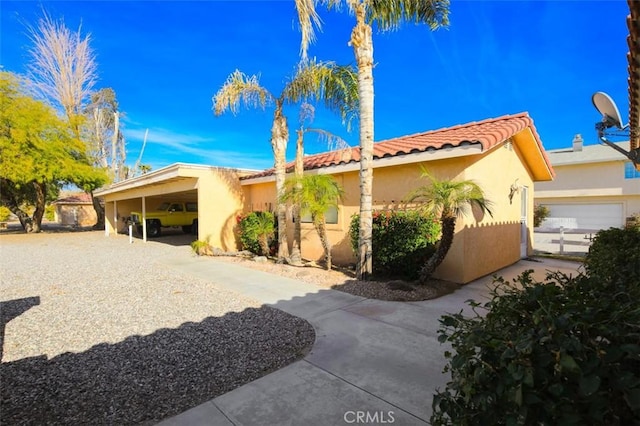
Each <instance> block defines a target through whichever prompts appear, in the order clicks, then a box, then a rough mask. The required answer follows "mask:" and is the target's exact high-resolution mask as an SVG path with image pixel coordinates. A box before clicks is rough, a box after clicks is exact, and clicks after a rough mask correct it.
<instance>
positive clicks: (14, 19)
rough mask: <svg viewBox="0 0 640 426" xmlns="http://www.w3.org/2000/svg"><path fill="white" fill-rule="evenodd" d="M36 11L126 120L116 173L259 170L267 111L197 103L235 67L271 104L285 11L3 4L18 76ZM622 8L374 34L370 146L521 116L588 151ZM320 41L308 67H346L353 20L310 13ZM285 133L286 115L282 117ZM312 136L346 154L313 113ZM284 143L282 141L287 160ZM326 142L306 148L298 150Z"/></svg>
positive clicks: (546, 138)
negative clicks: (82, 57) (86, 60)
mask: <svg viewBox="0 0 640 426" xmlns="http://www.w3.org/2000/svg"><path fill="white" fill-rule="evenodd" d="M42 8H44V9H45V10H46V11H47V12H48V13H49V14H50V15H51V16H52V17H54V18H56V19H59V18H61V19H64V22H65V24H66V25H67V26H68V27H70V28H71V29H77V28H78V26H79V25H80V24H82V31H83V33H90V34H91V37H92V47H93V49H94V51H95V53H96V55H97V62H98V72H99V82H98V85H97V86H96V88H101V87H112V88H113V89H114V90H115V92H116V94H117V97H118V100H119V103H120V107H121V110H122V111H123V112H124V113H125V114H126V117H125V119H124V120H123V121H124V126H125V127H124V133H125V136H126V139H127V151H128V163H130V164H133V163H134V162H135V160H136V158H137V157H138V155H139V153H140V147H141V144H142V140H143V136H144V132H145V130H146V129H149V137H148V140H147V147H146V149H145V152H144V156H143V160H142V162H143V163H145V164H149V165H151V166H152V167H153V168H154V169H157V168H160V167H163V166H166V165H169V164H171V163H174V162H187V163H200V164H210V165H219V166H229V167H241V168H252V169H262V168H268V167H271V166H272V165H273V157H272V152H271V147H270V144H269V137H270V129H271V122H272V110H271V109H267V110H266V111H261V110H247V109H243V110H242V111H241V112H240V113H239V114H238V115H237V116H233V115H232V114H228V115H225V116H222V117H215V116H214V115H213V112H212V110H211V107H212V102H211V97H212V96H213V95H214V94H215V92H216V91H217V90H218V88H219V87H220V86H221V85H222V84H223V83H224V81H225V80H226V78H227V76H228V75H229V74H230V73H231V72H233V71H234V70H235V69H240V70H241V71H243V72H245V73H249V74H254V73H260V76H261V82H262V84H263V85H264V86H265V87H266V88H267V89H269V90H270V91H272V92H273V93H275V94H279V92H280V90H281V89H282V87H283V84H284V81H285V79H286V77H287V76H288V75H291V73H292V72H293V70H294V68H295V66H296V64H297V62H298V60H299V46H300V33H299V30H298V26H297V21H296V13H295V9H294V5H293V0H291V1H287V0H279V1H275V0H274V1H159V2H158V1H38V2H35V1H5V0H3V1H2V2H1V3H0V14H1V21H0V23H1V27H0V28H1V41H0V43H1V45H0V55H1V56H0V63H1V64H2V66H3V68H4V69H5V70H7V71H12V72H16V73H23V72H24V71H25V64H26V62H27V60H28V56H27V51H28V49H29V47H30V44H29V41H28V38H27V35H26V27H25V23H29V24H35V23H36V22H37V19H38V18H39V17H40V16H41V15H42ZM628 13H629V11H628V6H627V4H626V1H623V0H613V1H541V0H538V1H456V0H452V1H451V8H450V26H449V28H448V29H441V30H438V31H435V32H431V31H430V30H429V29H428V27H427V26H424V25H420V26H418V25H414V24H406V25H404V26H403V27H402V28H401V29H400V30H398V31H394V32H386V33H375V34H374V59H375V62H376V66H375V69H374V84H375V140H376V141H381V140H384V139H388V138H392V137H397V136H402V135H405V134H411V133H417V132H423V131H428V130H434V129H438V128H442V127H449V126H453V125H456V124H462V123H466V122H470V121H479V120H483V119H486V118H490V117H498V116H501V115H505V114H514V113H518V112H522V111H528V112H529V114H530V115H531V117H532V118H533V120H534V122H535V125H536V128H537V130H538V133H539V134H540V137H541V139H542V142H543V144H544V146H545V148H547V149H554V148H561V147H568V146H570V145H571V140H572V139H573V136H574V135H575V134H576V133H581V134H582V135H583V138H584V140H585V143H586V144H595V143H597V138H596V132H595V130H594V124H595V123H596V122H597V121H599V120H600V116H599V114H598V113H597V111H596V110H595V109H594V107H593V106H592V104H591V95H592V94H593V93H594V92H596V91H604V92H606V93H608V94H609V95H610V96H611V97H612V98H613V99H614V101H615V102H616V103H617V105H618V108H619V109H620V112H621V115H622V117H623V120H624V121H625V123H626V121H627V119H628V94H627V93H628V92H627V78H628V74H627V59H626V52H627V49H628V48H627V43H626V36H627V32H628V30H627V26H626V21H625V19H626V16H627V14H628ZM321 16H322V19H323V21H324V25H323V31H322V32H321V33H318V35H317V39H318V40H317V42H316V43H315V44H314V45H313V46H312V47H311V49H310V52H309V53H310V56H314V57H316V58H318V59H319V60H333V61H336V62H338V63H341V64H353V63H354V59H353V51H352V49H351V47H349V46H348V45H347V42H348V40H349V36H350V32H351V28H352V25H353V22H354V18H353V17H352V16H350V15H349V14H347V13H346V11H342V12H341V13H338V12H335V11H332V12H326V11H325V10H323V9H321ZM286 113H287V116H288V119H289V124H290V129H291V133H292V134H294V130H295V128H296V126H297V121H298V109H297V108H295V107H290V108H287V110H286ZM314 127H320V128H323V129H325V130H328V131H331V132H333V133H336V134H338V135H340V136H342V137H343V138H344V139H345V140H346V141H347V142H349V144H350V145H352V146H357V144H358V132H357V129H355V130H353V131H352V132H350V133H348V132H346V131H345V129H344V127H343V126H342V125H341V123H340V120H339V119H338V118H337V117H335V116H334V115H332V114H331V113H330V112H328V111H323V110H322V109H321V108H320V109H318V111H317V114H316V119H315V122H314ZM294 145H295V141H294V139H293V138H292V139H291V141H290V143H289V150H288V159H289V160H290V159H293V156H294ZM325 150H326V145H325V144H324V143H322V142H321V141H317V140H314V138H313V137H308V138H307V140H306V151H307V152H308V153H316V152H322V151H325Z"/></svg>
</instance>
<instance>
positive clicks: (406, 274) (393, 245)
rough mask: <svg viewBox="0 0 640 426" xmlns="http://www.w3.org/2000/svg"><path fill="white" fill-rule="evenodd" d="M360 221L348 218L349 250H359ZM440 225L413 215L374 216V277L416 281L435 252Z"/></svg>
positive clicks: (376, 213)
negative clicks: (425, 263) (423, 266)
mask: <svg viewBox="0 0 640 426" xmlns="http://www.w3.org/2000/svg"><path fill="white" fill-rule="evenodd" d="M359 221H360V217H359V215H353V216H352V217H351V226H350V227H349V237H350V239H351V247H352V248H353V250H354V251H355V252H357V249H358V233H359V230H360V222H359ZM439 236H440V223H439V222H438V221H436V220H435V219H434V218H433V217H429V216H425V215H422V214H420V213H419V212H415V211H395V210H390V211H374V212H373V236H372V237H373V273H374V274H375V275H381V276H393V277H400V278H407V279H416V278H417V277H418V272H419V270H420V267H421V266H422V264H424V262H425V261H426V259H428V258H429V257H430V256H431V255H432V254H433V253H434V252H435V242H436V241H437V240H438V238H439Z"/></svg>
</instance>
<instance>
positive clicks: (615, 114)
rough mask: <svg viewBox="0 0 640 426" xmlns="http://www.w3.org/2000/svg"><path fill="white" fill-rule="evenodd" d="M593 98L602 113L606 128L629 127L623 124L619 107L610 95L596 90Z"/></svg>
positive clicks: (594, 103)
mask: <svg viewBox="0 0 640 426" xmlns="http://www.w3.org/2000/svg"><path fill="white" fill-rule="evenodd" d="M591 100H592V101H593V105H594V106H595V107H596V109H597V110H598V111H599V112H600V114H602V124H603V125H604V128H609V127H617V128H618V129H624V128H625V127H627V126H623V125H622V117H620V111H618V107H617V106H616V104H615V102H613V99H611V97H609V95H607V94H606V93H604V92H596V93H594V94H593V96H592V97H591Z"/></svg>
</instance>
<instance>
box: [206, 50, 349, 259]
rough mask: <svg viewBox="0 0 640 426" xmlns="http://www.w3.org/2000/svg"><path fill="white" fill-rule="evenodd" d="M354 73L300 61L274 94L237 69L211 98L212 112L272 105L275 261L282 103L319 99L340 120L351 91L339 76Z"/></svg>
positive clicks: (283, 238)
mask: <svg viewBox="0 0 640 426" xmlns="http://www.w3.org/2000/svg"><path fill="white" fill-rule="evenodd" d="M354 76H355V73H354V71H353V70H352V69H351V67H349V66H342V65H337V64H335V63H333V62H318V61H315V60H308V61H303V62H302V63H300V64H299V66H298V67H297V68H296V70H295V72H294V74H293V75H292V76H291V77H290V78H289V79H288V80H287V82H286V83H285V85H284V87H283V88H282V90H281V92H280V93H279V94H277V95H276V94H274V93H273V92H270V91H269V90H268V89H266V88H265V87H264V86H262V85H261V84H260V78H259V76H258V75H247V74H245V73H243V72H241V71H239V70H236V71H234V72H233V73H231V75H229V77H228V78H227V80H226V82H225V83H224V84H223V85H222V87H221V88H220V89H219V90H218V92H217V93H216V94H215V95H214V97H213V111H214V113H215V114H216V115H221V114H223V113H224V112H226V111H230V112H231V113H233V114H237V113H238V111H239V108H240V105H241V104H243V105H244V106H245V107H248V108H261V109H265V108H266V107H267V106H270V107H273V124H272V126H271V148H272V150H273V155H274V169H275V180H276V206H277V207H276V214H277V221H278V262H280V263H282V262H285V261H287V260H288V258H289V249H288V245H287V231H286V208H287V207H286V204H285V203H283V202H281V201H280V200H281V196H282V194H283V192H284V182H285V176H286V150H287V144H288V142H289V127H288V124H287V118H286V116H285V113H284V106H285V105H286V104H296V103H300V102H302V101H306V100H315V101H321V102H323V103H324V105H325V107H327V108H328V109H330V110H333V111H339V112H340V113H341V115H342V117H343V118H344V119H347V117H348V116H349V114H351V113H352V112H353V108H352V107H351V105H352V104H353V102H354V99H353V98H352V97H353V96H355V95H354V93H352V92H348V91H347V88H348V86H346V84H347V83H345V82H344V81H340V79H352V80H353V78H354Z"/></svg>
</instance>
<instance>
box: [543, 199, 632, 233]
mask: <svg viewBox="0 0 640 426" xmlns="http://www.w3.org/2000/svg"><path fill="white" fill-rule="evenodd" d="M547 207H549V210H550V211H551V214H550V215H549V219H551V221H553V218H565V219H569V221H568V222H569V223H574V224H575V223H577V227H578V228H579V229H594V230H595V229H608V228H611V227H614V228H621V227H622V226H623V225H624V223H623V220H624V219H623V215H622V204H619V203H611V204H548V205H547ZM574 219H575V222H574V221H573V220H574Z"/></svg>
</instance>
